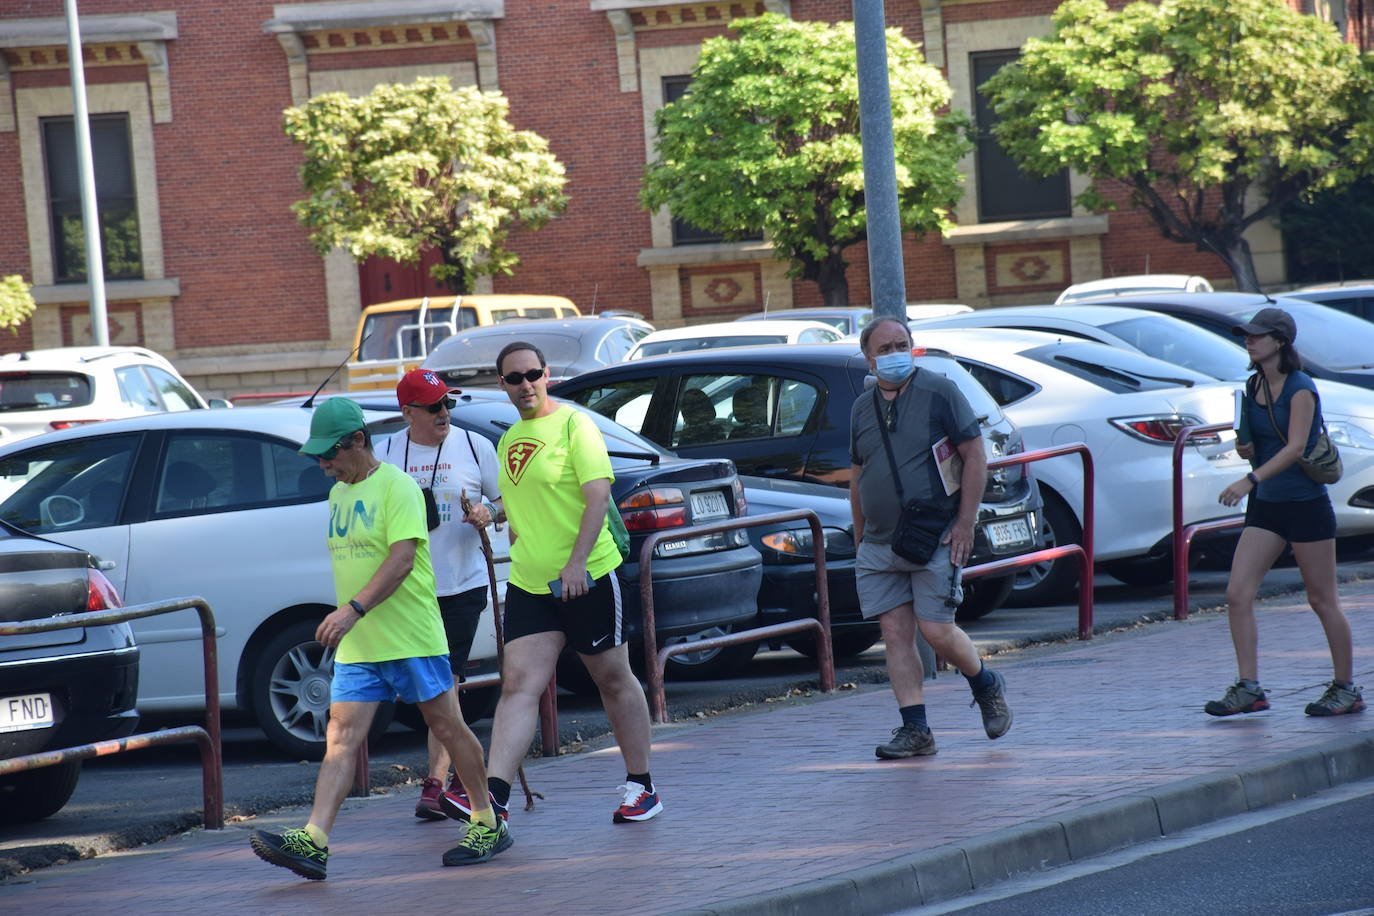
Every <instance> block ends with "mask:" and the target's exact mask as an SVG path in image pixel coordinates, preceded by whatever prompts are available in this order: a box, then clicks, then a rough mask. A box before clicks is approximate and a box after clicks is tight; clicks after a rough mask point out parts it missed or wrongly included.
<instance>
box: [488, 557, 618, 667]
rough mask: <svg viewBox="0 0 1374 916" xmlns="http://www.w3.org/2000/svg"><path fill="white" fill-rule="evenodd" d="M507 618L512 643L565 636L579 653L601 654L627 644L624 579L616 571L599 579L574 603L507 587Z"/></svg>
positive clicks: (508, 639)
mask: <svg viewBox="0 0 1374 916" xmlns="http://www.w3.org/2000/svg"><path fill="white" fill-rule="evenodd" d="M505 618H506V620H505V634H506V642H508V643H509V642H512V641H514V640H516V639H519V638H520V637H521V636H529V635H531V634H533V633H562V634H563V635H564V636H566V637H567V638H568V645H569V646H571V647H572V648H573V649H575V650H576V651H578V652H580V653H582V654H583V655H597V654H600V653H602V652H605V651H606V650H607V649H612V648H614V647H616V646H618V645H620V644H621V643H623V642H625V627H624V625H623V623H622V621H621V608H620V580H619V579H617V578H616V575H615V573H614V572H609V573H607V574H606V575H604V576H602V577H601V578H600V579H597V580H596V581H595V582H593V583H592V587H591V589H589V590H588V591H587V594H585V595H583V596H582V597H581V598H574V599H573V600H571V601H564V600H562V599H561V598H555V597H554V596H553V595H534V594H531V593H530V592H527V591H525V590H524V589H523V588H520V587H519V586H518V585H514V584H510V585H507V586H506V614H505Z"/></svg>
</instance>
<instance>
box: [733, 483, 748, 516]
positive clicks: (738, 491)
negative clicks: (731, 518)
mask: <svg viewBox="0 0 1374 916" xmlns="http://www.w3.org/2000/svg"><path fill="white" fill-rule="evenodd" d="M730 489H732V490H734V491H735V518H744V517H745V516H746V515H748V514H749V500H747V499H745V498H744V482H743V481H741V480H740V479H739V478H738V477H736V478H735V481H734V483H732V484H730Z"/></svg>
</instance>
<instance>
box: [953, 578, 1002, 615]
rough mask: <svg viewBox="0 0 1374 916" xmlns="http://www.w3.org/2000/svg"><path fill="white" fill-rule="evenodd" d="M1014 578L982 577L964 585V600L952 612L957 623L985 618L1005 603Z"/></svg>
mask: <svg viewBox="0 0 1374 916" xmlns="http://www.w3.org/2000/svg"><path fill="white" fill-rule="evenodd" d="M1015 584H1016V576H995V577H994V576H982V577H979V578H977V579H970V580H969V581H967V582H965V583H964V600H963V601H961V602H960V603H959V607H958V609H956V610H955V612H954V619H955V620H956V621H958V622H959V623H967V622H968V621H970V620H978V619H979V618H982V617H986V616H987V615H989V614H991V613H992V612H993V611H995V610H997V609H998V608H999V607H1001V606H1002V605H1004V604H1006V603H1007V598H1008V596H1010V595H1011V590H1012V586H1014V585H1015Z"/></svg>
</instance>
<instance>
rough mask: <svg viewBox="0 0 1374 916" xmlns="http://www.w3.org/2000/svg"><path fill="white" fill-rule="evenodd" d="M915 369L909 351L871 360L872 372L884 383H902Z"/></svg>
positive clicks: (914, 363) (888, 354) (914, 362)
mask: <svg viewBox="0 0 1374 916" xmlns="http://www.w3.org/2000/svg"><path fill="white" fill-rule="evenodd" d="M915 368H916V360H915V359H914V358H913V357H912V355H911V351H910V350H898V351H897V352H896V353H884V354H883V355H882V356H879V357H877V358H875V359H874V360H873V371H874V373H875V374H876V375H877V376H878V378H880V379H882V380H883V381H885V382H894V383H895V382H904V381H906V377H907V376H908V375H910V374H911V373H912V371H913V370H914V369H915Z"/></svg>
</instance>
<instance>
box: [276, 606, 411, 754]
mask: <svg viewBox="0 0 1374 916" xmlns="http://www.w3.org/2000/svg"><path fill="white" fill-rule="evenodd" d="M318 625H319V624H318V622H317V621H315V620H301V621H298V622H296V623H293V624H290V625H288V626H286V627H285V628H283V629H282V630H281V631H280V632H278V633H277V635H276V636H274V637H272V638H271V639H270V640H268V641H267V644H266V645H265V646H263V647H262V650H261V651H260V652H259V653H258V656H257V658H256V659H255V660H254V663H253V668H252V671H253V675H252V682H251V683H250V685H249V692H250V699H251V702H252V706H253V715H254V716H255V717H256V718H257V722H258V727H259V728H261V729H262V730H263V732H264V733H265V734H266V735H267V740H268V741H270V742H271V743H272V744H273V746H275V747H276V748H277V749H278V750H280V751H281V752H282V753H284V754H285V755H287V756H288V757H291V758H293V759H297V760H320V759H322V758H323V757H324V749H325V729H326V727H327V726H328V723H329V686H330V680H331V678H332V676H333V673H334V652H333V650H327V649H325V647H324V646H322V645H320V644H319V643H318V642H316V641H315V629H316V627H317V626H318ZM395 713H396V704H394V703H382V704H380V705H379V706H378V707H377V713H376V715H375V716H373V719H372V727H371V728H370V729H369V730H368V733H367V738H368V744H369V745H372V744H375V743H376V742H377V740H378V739H379V738H381V736H382V735H384V734H386V730H387V729H388V728H390V727H391V721H392V719H393V718H394V716H395Z"/></svg>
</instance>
